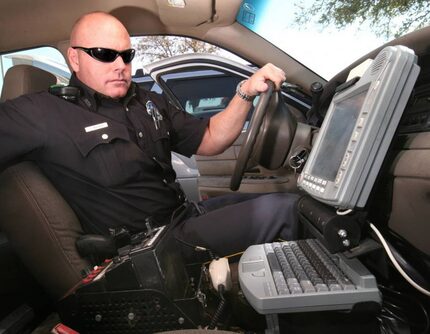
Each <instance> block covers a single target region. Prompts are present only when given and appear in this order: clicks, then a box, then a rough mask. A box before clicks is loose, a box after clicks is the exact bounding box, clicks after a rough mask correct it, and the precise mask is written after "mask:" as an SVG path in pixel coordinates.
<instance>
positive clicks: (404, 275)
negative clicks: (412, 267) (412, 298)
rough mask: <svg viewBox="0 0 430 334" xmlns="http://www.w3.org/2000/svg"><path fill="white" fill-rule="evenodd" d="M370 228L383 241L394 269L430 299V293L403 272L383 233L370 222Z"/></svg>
mask: <svg viewBox="0 0 430 334" xmlns="http://www.w3.org/2000/svg"><path fill="white" fill-rule="evenodd" d="M369 225H370V227H371V228H372V230H373V232H375V234H376V236H377V237H378V239H379V241H381V243H382V246H383V247H384V249H385V252H386V253H387V255H388V257H389V259H390V260H391V263H392V264H393V265H394V267H395V268H396V269H397V271H398V272H399V273H400V275H402V276H403V278H404V279H405V280H406V281H407V282H408V283H409V284H410V285H412V286H413V287H414V288H415V289H417V290H418V291H419V292H421V293H423V294H425V295H426V296H429V297H430V291H428V290H426V289H424V288H422V287H421V286H420V285H418V284H417V283H415V281H414V280H413V279H412V278H410V277H409V276H408V274H406V272H405V271H404V270H403V268H402V267H401V266H400V265H399V263H398V262H397V260H396V258H395V257H394V255H393V253H392V252H391V249H390V246H388V244H387V242H386V241H385V238H384V237H383V236H382V234H381V232H379V230H378V229H377V228H376V226H375V225H373V224H372V223H371V222H369Z"/></svg>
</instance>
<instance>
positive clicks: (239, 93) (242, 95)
mask: <svg viewBox="0 0 430 334" xmlns="http://www.w3.org/2000/svg"><path fill="white" fill-rule="evenodd" d="M245 81H246V80H242V81H241V82H239V84H238V85H237V87H236V94H237V96H239V97H240V98H241V99H242V100H245V101H248V102H252V101H254V99H255V96H251V95H248V94H245V93H244V92H242V90H241V89H240V88H241V87H242V85H243V83H244V82H245Z"/></svg>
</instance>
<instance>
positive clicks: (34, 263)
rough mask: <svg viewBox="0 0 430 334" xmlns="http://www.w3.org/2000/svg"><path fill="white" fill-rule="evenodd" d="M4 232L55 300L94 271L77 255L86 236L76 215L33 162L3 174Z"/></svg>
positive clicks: (0, 213) (0, 221) (0, 206)
mask: <svg viewBox="0 0 430 334" xmlns="http://www.w3.org/2000/svg"><path fill="white" fill-rule="evenodd" d="M0 230H2V231H3V232H4V233H5V234H6V236H7V238H8V239H9V241H10V243H11V244H12V246H13V248H14V250H15V251H16V252H17V254H18V256H19V257H20V258H21V260H22V261H23V263H24V264H25V265H26V266H27V268H28V269H29V271H30V272H31V273H32V274H33V275H34V277H35V278H36V279H37V280H38V282H39V283H40V284H41V285H42V286H43V287H44V288H45V289H46V291H47V292H48V293H49V294H50V295H52V296H53V298H54V299H60V298H61V297H63V296H64V295H65V294H66V293H67V292H68V291H69V289H71V288H72V287H73V286H74V285H75V284H76V283H78V282H79V281H80V280H81V278H82V275H81V272H82V271H83V270H84V269H85V268H88V266H89V264H88V263H87V262H86V261H85V260H83V259H82V258H81V257H80V256H79V254H78V252H77V250H76V246H75V241H76V239H77V238H78V237H79V236H80V235H82V234H83V232H82V229H81V226H80V224H79V221H78V219H77V217H76V215H75V214H74V212H73V211H72V210H71V208H70V207H69V205H68V204H67V203H66V202H65V201H64V199H63V198H62V196H61V195H60V194H59V193H58V191H57V190H56V189H55V188H54V187H53V186H52V184H51V183H50V181H49V180H48V179H47V178H46V177H45V176H44V175H43V173H42V172H41V171H40V169H39V168H38V167H37V166H36V165H35V164H34V163H32V162H23V163H20V164H18V165H15V166H12V167H10V168H8V169H6V170H5V171H4V172H2V173H1V175H0Z"/></svg>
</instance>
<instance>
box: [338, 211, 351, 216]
mask: <svg viewBox="0 0 430 334" xmlns="http://www.w3.org/2000/svg"><path fill="white" fill-rule="evenodd" d="M352 211H353V210H352V209H348V210H344V211H341V210H340V209H337V210H336V214H337V215H338V216H346V215H347V214H350V213H351V212H352Z"/></svg>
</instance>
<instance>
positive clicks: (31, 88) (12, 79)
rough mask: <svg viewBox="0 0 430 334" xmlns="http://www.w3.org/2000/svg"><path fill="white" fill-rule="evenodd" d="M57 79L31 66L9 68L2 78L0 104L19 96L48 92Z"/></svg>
mask: <svg viewBox="0 0 430 334" xmlns="http://www.w3.org/2000/svg"><path fill="white" fill-rule="evenodd" d="M56 83H57V78H56V77H55V75H53V74H52V73H49V72H47V71H45V70H42V69H40V68H38V67H34V66H31V65H16V66H13V67H11V68H10V69H9V70H8V71H7V72H6V75H5V77H4V82H3V89H2V92H1V95H0V102H4V101H6V100H10V99H14V98H16V97H18V96H20V95H23V94H28V93H34V92H39V91H42V90H48V88H49V86H51V85H55V84H56Z"/></svg>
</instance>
